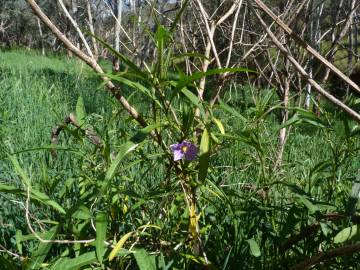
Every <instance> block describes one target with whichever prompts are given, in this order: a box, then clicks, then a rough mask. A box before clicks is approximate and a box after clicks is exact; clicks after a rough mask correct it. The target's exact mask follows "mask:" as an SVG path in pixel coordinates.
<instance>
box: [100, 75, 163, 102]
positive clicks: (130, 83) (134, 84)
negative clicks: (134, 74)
mask: <svg viewBox="0 0 360 270" xmlns="http://www.w3.org/2000/svg"><path fill="white" fill-rule="evenodd" d="M106 76H107V77H109V78H110V79H113V80H115V81H119V82H121V83H123V84H125V85H127V86H129V87H131V88H133V89H135V90H137V91H139V92H140V93H142V94H144V95H145V96H147V97H149V98H150V99H151V100H153V101H154V102H155V103H156V104H157V105H158V106H159V107H160V108H163V106H162V105H161V103H160V102H159V100H158V99H157V98H156V97H155V96H154V95H153V94H152V93H151V91H150V90H149V89H148V88H146V87H145V86H144V85H142V84H141V83H139V82H134V81H131V80H128V79H126V78H124V77H121V76H114V75H111V74H106Z"/></svg>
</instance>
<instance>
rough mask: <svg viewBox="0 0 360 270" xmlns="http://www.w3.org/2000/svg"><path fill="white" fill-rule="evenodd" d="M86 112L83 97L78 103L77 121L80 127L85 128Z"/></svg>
mask: <svg viewBox="0 0 360 270" xmlns="http://www.w3.org/2000/svg"><path fill="white" fill-rule="evenodd" d="M85 117H86V111H85V105H84V100H83V98H82V96H79V98H78V100H77V103H76V121H77V124H78V125H79V126H83V125H84V123H85Z"/></svg>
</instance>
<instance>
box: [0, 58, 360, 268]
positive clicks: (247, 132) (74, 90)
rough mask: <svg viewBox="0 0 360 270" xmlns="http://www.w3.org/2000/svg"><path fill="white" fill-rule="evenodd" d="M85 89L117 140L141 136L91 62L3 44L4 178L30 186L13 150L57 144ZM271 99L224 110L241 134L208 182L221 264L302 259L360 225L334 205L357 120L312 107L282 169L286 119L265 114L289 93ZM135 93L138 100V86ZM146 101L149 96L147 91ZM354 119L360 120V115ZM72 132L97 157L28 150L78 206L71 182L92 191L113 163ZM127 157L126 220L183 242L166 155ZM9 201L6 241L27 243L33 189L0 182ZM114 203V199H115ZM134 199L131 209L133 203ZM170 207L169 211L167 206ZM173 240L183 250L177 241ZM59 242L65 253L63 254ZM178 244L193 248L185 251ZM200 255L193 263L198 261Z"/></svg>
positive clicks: (347, 185)
mask: <svg viewBox="0 0 360 270" xmlns="http://www.w3.org/2000/svg"><path fill="white" fill-rule="evenodd" d="M242 90H244V91H245V92H246V93H247V94H248V95H249V93H250V92H251V89H249V88H246V87H243V89H242ZM79 96H82V97H83V98H84V101H85V108H86V111H87V113H88V115H89V117H88V119H87V121H88V124H93V126H94V127H95V129H96V131H97V132H98V133H99V134H101V135H102V136H103V138H104V139H106V140H108V141H109V142H110V144H111V145H112V146H117V145H119V144H120V143H122V142H123V140H124V134H125V135H126V136H130V134H131V133H132V130H133V129H134V124H133V123H132V122H131V121H129V120H128V118H127V116H126V114H125V113H124V112H123V111H122V110H121V108H119V105H118V104H117V103H116V102H114V100H113V99H112V98H111V97H110V96H109V95H108V94H107V93H106V92H105V91H104V89H103V88H102V87H101V82H100V80H99V78H98V77H96V76H95V75H92V74H91V72H90V71H89V69H88V68H87V67H85V66H83V65H82V64H80V63H79V62H77V61H76V60H74V59H70V60H69V59H66V58H63V57H59V56H50V57H44V56H41V55H38V54H36V53H32V52H26V51H25V52H24V51H20V52H19V51H10V52H1V53H0V124H1V125H0V158H1V160H0V184H1V183H6V184H15V185H17V186H21V180H20V179H19V177H18V176H17V174H16V173H15V172H14V168H13V166H12V165H11V162H10V161H9V159H8V156H7V154H8V153H12V152H18V151H22V150H25V149H29V148H36V147H39V146H44V145H49V144H50V133H51V130H52V128H53V127H55V126H56V125H58V124H59V123H62V122H63V121H64V117H66V116H68V115H69V114H70V113H71V112H74V111H75V110H76V101H77V100H78V97H79ZM234 96H235V97H236V98H234ZM234 96H233V97H232V99H231V100H230V101H229V104H230V105H232V106H233V107H234V108H236V109H238V108H237V105H236V104H239V103H241V102H239V101H238V100H237V98H239V99H241V95H239V96H237V93H235V95H234ZM249 96H250V95H249ZM264 99H265V98H264V97H263V96H262V95H257V96H256V99H255V100H253V99H251V98H247V99H246V100H247V101H246V106H245V107H246V109H245V108H244V109H243V110H242V111H241V113H242V114H243V115H244V116H245V117H246V119H248V121H247V122H241V121H240V120H239V119H238V118H236V117H234V116H231V115H229V114H224V113H223V112H219V118H220V119H221V120H222V121H223V122H224V124H225V127H226V130H227V132H228V133H232V134H236V135H239V138H240V139H238V140H236V141H226V140H224V141H223V144H222V147H223V149H224V150H223V151H222V152H221V153H220V154H217V153H214V154H213V155H212V157H211V174H210V175H211V176H210V177H209V179H208V185H206V186H203V187H202V188H201V190H200V194H199V197H200V198H201V200H200V202H199V204H200V208H201V210H200V211H201V212H200V213H201V215H200V223H201V224H202V230H203V235H204V238H205V243H204V245H205V248H206V250H207V252H208V256H209V258H210V259H211V261H212V262H213V263H214V265H216V266H217V267H219V268H220V269H221V268H222V267H224V268H223V269H238V268H236V267H238V266H239V265H241V266H242V267H243V268H244V269H278V268H277V267H279V265H282V266H283V267H284V268H286V267H290V266H292V265H294V264H296V263H297V262H299V261H301V260H303V259H305V258H307V257H309V256H312V255H315V254H316V253H317V251H318V250H319V246H320V245H321V246H322V248H325V249H326V248H329V249H330V248H334V247H336V245H334V243H333V240H332V239H333V236H334V235H336V233H337V232H339V231H340V229H341V228H344V227H346V226H348V225H349V224H348V223H349V222H348V220H340V221H338V222H330V221H328V220H327V219H326V218H324V215H325V214H328V213H333V212H336V213H344V212H345V207H346V204H347V201H348V197H349V193H350V190H351V186H352V184H353V182H354V181H355V179H356V178H357V175H358V168H359V165H360V162H359V161H360V160H359V157H358V155H357V154H358V148H359V146H360V142H359V139H358V136H356V135H354V136H349V134H347V133H346V132H345V128H344V125H345V126H346V123H347V121H342V120H341V119H342V118H341V114H339V113H337V112H336V110H333V111H332V110H328V111H327V112H326V113H325V114H324V115H323V116H322V118H321V121H323V122H324V121H325V122H326V121H328V122H327V125H326V127H325V128H324V127H321V125H320V123H321V122H320V120H319V119H317V118H314V119H311V120H312V121H307V120H308V118H303V122H302V123H300V124H298V125H295V126H293V127H292V129H291V133H290V136H289V138H288V142H287V146H286V148H285V153H284V160H283V165H282V168H281V170H274V168H273V166H274V162H275V160H276V151H277V140H278V137H277V136H278V131H279V127H280V126H279V124H278V123H277V122H276V115H275V114H271V115H270V116H269V117H265V118H263V119H262V118H261V117H259V115H260V116H261V115H262V113H261V112H262V111H266V110H267V109H268V108H269V107H271V106H273V105H275V104H278V102H279V101H278V100H277V98H276V97H273V98H272V99H270V101H269V103H267V104H264V105H263V107H264V108H261V106H260V105H259V104H261V102H262V101H263V100H264ZM133 100H137V99H136V97H134V98H133ZM225 100H226V97H225ZM136 107H138V108H143V107H144V106H142V103H141V102H140V101H139V102H138V103H137V104H136ZM238 110H239V111H240V109H238ZM292 113H294V112H292ZM344 123H345V124H344ZM349 125H350V127H351V128H356V125H355V123H352V122H350V123H349ZM69 134H70V133H69ZM69 134H68V133H66V134H63V135H62V137H61V138H60V145H63V146H66V147H71V148H72V149H74V150H76V151H78V152H81V151H82V152H86V153H87V156H86V157H87V158H84V159H83V158H82V157H81V158H77V157H75V156H74V155H72V154H71V153H59V156H58V158H57V159H56V160H53V159H52V158H51V156H50V154H49V152H44V151H31V152H26V153H23V154H20V155H18V158H19V159H20V163H21V166H22V167H23V168H25V170H26V172H27V173H28V174H29V175H30V176H31V179H32V181H33V185H34V187H35V188H37V189H38V190H41V191H44V192H45V193H47V194H51V196H52V197H54V198H56V200H58V201H59V202H62V205H63V206H64V207H67V208H69V209H70V208H71V206H72V205H73V204H75V203H78V198H76V196H78V195H75V196H74V197H72V198H65V197H61V194H62V192H64V194H80V195H81V196H83V194H86V192H91V190H92V189H91V188H92V187H93V186H95V185H96V181H97V179H98V178H101V166H102V165H103V164H102V163H101V162H100V161H99V160H98V159H97V158H98V156H96V155H95V154H94V153H95V151H96V150H94V148H93V147H91V146H88V145H87V144H86V143H84V142H83V141H81V140H77V139H76V136H77V134H73V135H74V136H70V135H69ZM126 136H125V137H126ZM241 138H243V139H241ZM154 149H155V147H154V146H152V145H151V144H150V145H146V146H144V148H143V149H142V150H141V151H139V153H137V154H138V155H139V156H141V158H144V157H145V156H147V155H150V154H157V153H156V152H154ZM126 161H127V162H128V163H130V164H134V165H131V166H130V167H126V169H124V171H122V174H121V175H120V176H119V177H118V178H117V179H116V180H115V182H114V186H113V188H112V191H111V192H114V193H113V197H111V200H112V201H116V200H119V205H120V206H121V207H120V206H119V208H117V209H113V210H112V211H114V213H115V214H114V215H117V216H116V217H117V218H115V221H114V225H113V226H114V228H121V232H123V231H126V232H127V231H129V230H134V229H136V228H137V227H138V226H140V225H143V224H146V223H148V222H150V223H151V224H156V225H158V226H160V227H162V228H164V231H163V232H162V233H161V234H159V235H155V236H153V238H151V237H150V236H146V235H145V236H144V237H149V238H147V239H148V241H144V242H141V243H140V245H142V246H143V247H146V248H149V249H150V250H151V249H152V248H154V247H153V246H152V245H151V243H152V241H153V242H156V241H160V240H161V241H164V242H166V241H168V242H171V241H176V239H178V238H181V237H180V236H181V233H182V232H183V231H185V233H186V231H187V223H186V216H187V215H188V213H187V214H186V210H184V209H185V208H186V207H185V205H184V201H183V198H181V193H176V192H175V193H172V192H173V191H172V190H169V187H167V186H166V183H163V182H162V179H163V177H164V166H163V164H161V163H159V159H156V158H154V157H149V158H147V162H148V163H145V162H138V161H137V159H136V158H130V159H127V160H126ZM125 165H127V163H126V162H125ZM97 177H98V178H97ZM74 179H75V180H74ZM86 181H88V182H86ZM74 183H75V184H74ZM171 188H174V187H171ZM165 191H166V192H165ZM162 192H164V193H162ZM159 194H160V195H159ZM161 194H162V195H161ZM164 194H165V195H166V196H169V198H170V199H169V201H167V203H168V205H167V204H165V205H161V203H162V202H161V201H159V200H160V198H161V196H165V195H164ZM168 194H170V195H168ZM179 198H180V199H179ZM0 202H1V206H0V225H2V226H0V233H1V234H2V235H0V237H1V236H2V239H3V240H2V241H4V242H5V243H2V244H4V245H6V246H7V247H9V248H10V249H11V250H17V245H16V239H15V233H16V230H20V231H22V232H23V233H24V234H25V233H26V232H28V230H27V227H26V225H25V223H24V219H23V213H22V211H18V209H19V205H20V207H21V205H22V203H23V200H22V199H20V200H19V199H18V197H15V196H13V195H9V194H6V193H0ZM104 203H105V206H104V207H106V203H108V202H104ZM125 206H126V209H128V210H124V209H125ZM98 207H99V209H100V206H98ZM161 207H162V208H161ZM39 209H41V208H39ZM162 209H164V215H165V216H164V221H163V220H160V219H157V218H156V216H158V215H159V212H161V211H162ZM314 209H315V210H314ZM99 211H100V210H99ZM38 215H39V216H41V217H42V218H43V219H51V218H54V217H53V216H52V215H50V214H49V215H48V214H47V212H43V213H42V212H39V213H38ZM184 217H185V218H184ZM319 222H320V224H321V229H319V230H318V231H316V233H315V234H313V235H311V237H304V238H303V239H301V241H299V242H297V243H296V244H295V245H294V246H290V247H288V248H287V249H286V250H285V251H284V250H282V249H281V247H282V246H284V244H285V243H286V241H288V240H289V239H291V238H292V237H294V235H296V234H299V233H302V232H304V230H306V229H307V228H308V226H309V225H312V224H318V223H319ZM81 224H82V223H81V222H80V221H79V223H77V225H78V226H83V225H81ZM84 226H85V225H84ZM64 227H65V225H64ZM114 228H112V229H113V230H115V229H114ZM84 237H85V238H86V237H88V235H85V236H84ZM167 237H168V238H167ZM252 240H254V241H255V242H257V244H258V245H259V247H260V251H261V256H258V254H256V252H255V251H253V250H252V249H251V248H250V247H251V245H250V243H253V242H252ZM0 243H1V242H0ZM170 244H171V243H170ZM32 245H35V243H34V242H31V241H30V242H29V243H28V244H24V245H23V247H24V249H25V250H24V251H23V253H24V254H26V252H30V253H31V250H32ZM252 248H253V247H252ZM164 250H165V248H164ZM58 252H63V250H61V249H59V250H58ZM71 252H77V251H74V250H72V251H71ZM166 252H169V254H172V252H174V251H173V250H168V251H166ZM166 252H165V253H166ZM55 253H56V252H54V254H53V256H57V254H55ZM176 256H178V257H181V256H185V255H184V254H182V255H181V254H180V252H179V254H177V255H176ZM176 256H174V257H170V258H173V260H174V265H175V264H176V263H177V261H178V257H176ZM189 256H190V255H189ZM358 257H359V256H358V255H353V256H348V257H346V258H345V259H340V258H339V259H337V261H335V262H334V260H333V261H332V263H334V264H335V266H334V267H335V268H334V269H336V266H342V265H348V266H355V265H356V262H357V260H358ZM49 260H51V258H49ZM169 260H170V259H169ZM190 261H191V260H190ZM336 263H337V264H336ZM327 266H329V267H330V266H331V263H330V264H328V265H327ZM188 267H190V268H191V264H190V266H188ZM331 267H332V266H331ZM174 269H175V268H174ZM178 269H181V267H179V266H178Z"/></svg>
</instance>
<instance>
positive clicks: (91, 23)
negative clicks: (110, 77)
mask: <svg viewBox="0 0 360 270" xmlns="http://www.w3.org/2000/svg"><path fill="white" fill-rule="evenodd" d="M86 8H87V15H88V20H89V28H90V33H91V34H92V35H93V36H94V35H95V30H94V20H93V16H92V10H91V3H90V0H88V1H87V2H86ZM91 41H92V44H93V47H94V57H95V58H96V59H97V58H98V57H99V48H98V45H97V42H96V39H95V38H94V37H91Z"/></svg>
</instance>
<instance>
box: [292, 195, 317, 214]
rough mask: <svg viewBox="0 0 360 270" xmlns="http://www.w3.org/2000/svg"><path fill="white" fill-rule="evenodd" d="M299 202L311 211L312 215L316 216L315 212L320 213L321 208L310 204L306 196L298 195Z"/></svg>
mask: <svg viewBox="0 0 360 270" xmlns="http://www.w3.org/2000/svg"><path fill="white" fill-rule="evenodd" d="M296 197H297V200H298V202H299V203H301V204H303V205H305V207H306V208H307V209H308V210H309V212H310V214H314V213H315V212H317V211H319V208H318V207H317V206H316V205H314V204H313V203H312V202H310V201H309V200H308V199H307V198H306V197H305V196H302V195H296Z"/></svg>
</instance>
